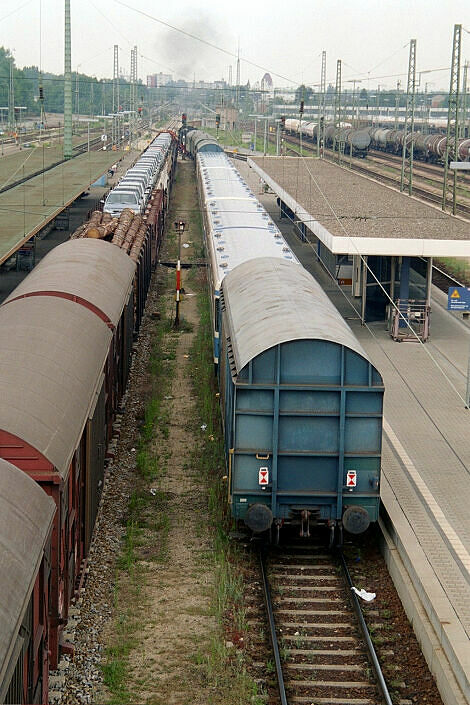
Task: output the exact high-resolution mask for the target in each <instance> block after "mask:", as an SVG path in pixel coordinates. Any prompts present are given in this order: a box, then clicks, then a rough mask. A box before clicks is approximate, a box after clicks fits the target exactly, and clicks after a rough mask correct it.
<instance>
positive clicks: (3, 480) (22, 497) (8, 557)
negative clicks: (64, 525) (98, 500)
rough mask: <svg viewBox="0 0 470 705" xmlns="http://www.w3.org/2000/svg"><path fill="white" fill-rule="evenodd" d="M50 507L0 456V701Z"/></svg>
mask: <svg viewBox="0 0 470 705" xmlns="http://www.w3.org/2000/svg"><path fill="white" fill-rule="evenodd" d="M54 513H55V504H54V500H53V499H52V498H51V497H48V495H47V494H46V493H45V492H44V490H43V489H42V488H41V487H39V485H37V484H36V482H34V480H32V479H31V478H30V477H28V475H26V473H24V472H23V471H22V470H19V469H18V468H17V467H15V466H14V465H11V463H8V462H7V461H6V460H3V458H0V595H1V598H0V702H4V700H3V698H4V695H5V693H3V692H2V684H4V687H5V688H6V687H8V686H7V683H5V676H6V673H7V670H8V666H9V664H10V662H16V658H15V653H14V648H15V645H16V636H17V634H18V632H19V629H20V626H21V622H22V620H23V616H24V613H25V610H26V608H27V605H28V601H29V599H30V596H31V592H32V590H33V587H34V581H35V579H36V574H37V571H38V568H39V565H40V562H41V559H42V554H43V550H44V545H45V542H46V540H47V537H48V535H49V531H50V528H51V526H52V520H53V517H54ZM9 680H10V678H8V681H9Z"/></svg>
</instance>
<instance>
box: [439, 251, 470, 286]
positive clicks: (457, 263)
mask: <svg viewBox="0 0 470 705" xmlns="http://www.w3.org/2000/svg"><path fill="white" fill-rule="evenodd" d="M435 263H436V266H437V267H440V268H441V269H443V270H444V271H445V272H447V273H448V274H450V276H451V277H454V278H455V279H457V281H459V282H462V284H463V285H464V286H469V284H470V260H468V258H456V257H442V258H439V259H435Z"/></svg>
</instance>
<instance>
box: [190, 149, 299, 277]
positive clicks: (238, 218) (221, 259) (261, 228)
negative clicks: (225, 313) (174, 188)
mask: <svg viewBox="0 0 470 705" xmlns="http://www.w3.org/2000/svg"><path fill="white" fill-rule="evenodd" d="M225 160H226V161H228V159H227V157H226V156H225V155H223V157H221V158H217V157H216V158H215V159H209V160H207V162H209V164H210V163H212V164H213V165H215V164H218V165H220V166H221V167H223V164H224V161H225ZM205 163H206V160H204V159H203V157H200V166H201V168H202V174H203V182H202V189H203V197H204V201H205V205H206V209H207V217H208V221H209V228H210V232H209V233H208V237H209V238H210V239H211V242H210V246H211V247H212V249H213V253H214V258H215V260H216V268H217V273H214V281H215V282H216V288H217V289H218V288H219V284H220V281H221V280H222V279H223V277H224V276H225V274H226V273H228V272H229V271H231V270H233V269H234V268H235V267H237V266H238V265H239V264H241V263H242V262H246V261H247V260H250V259H253V258H256V257H278V258H279V259H281V260H286V261H294V262H297V258H296V257H295V255H294V254H293V252H292V250H291V249H290V247H289V246H288V244H287V242H286V241H285V240H284V238H283V236H282V234H281V232H280V230H279V228H278V227H277V226H276V225H275V224H274V223H273V221H272V220H271V217H270V216H269V214H268V213H267V212H266V210H265V209H264V208H263V206H262V205H261V204H260V202H259V201H258V199H257V198H256V196H255V195H254V193H253V192H252V190H251V189H250V188H249V186H247V184H246V183H245V181H244V180H243V178H242V177H241V176H240V174H239V173H238V171H237V170H236V169H235V168H234V167H230V169H228V170H225V169H223V168H221V169H220V171H219V169H217V168H208V169H207V168H205V169H204V167H203V165H204V164H205Z"/></svg>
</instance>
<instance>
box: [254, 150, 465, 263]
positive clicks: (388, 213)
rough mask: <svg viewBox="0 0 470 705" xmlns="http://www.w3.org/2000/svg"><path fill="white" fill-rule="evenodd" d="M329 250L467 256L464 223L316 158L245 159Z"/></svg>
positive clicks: (355, 253) (352, 253)
mask: <svg viewBox="0 0 470 705" xmlns="http://www.w3.org/2000/svg"><path fill="white" fill-rule="evenodd" d="M248 165H249V166H250V167H252V168H253V169H254V170H255V171H256V172H257V173H258V174H259V176H260V177H261V178H262V179H263V180H264V181H265V182H266V183H267V184H268V186H269V187H270V188H271V189H272V190H273V191H274V193H276V194H277V196H278V197H279V198H280V199H281V201H283V202H284V203H285V204H286V205H287V206H288V208H290V210H291V211H292V212H293V213H294V219H295V221H296V223H304V224H305V227H307V228H308V229H309V230H310V231H311V232H312V233H313V234H314V235H315V236H316V237H317V238H318V239H319V240H320V241H321V242H322V243H323V244H324V245H325V246H326V247H327V248H328V249H329V250H330V252H332V253H333V254H349V255H394V256H403V257H405V256H411V257H420V256H421V257H470V223H468V222H467V221H465V220H464V219H462V218H459V217H456V216H452V215H448V214H447V213H444V212H443V211H441V210H440V209H439V208H438V207H436V206H433V205H430V204H427V203H424V202H423V201H420V200H419V199H418V198H415V197H412V196H408V195H406V194H404V193H400V192H399V191H397V190H396V189H394V188H391V187H389V186H385V185H384V184H380V183H379V182H377V181H374V180H373V179H372V178H369V177H367V176H362V175H360V174H358V173H357V172H355V171H353V170H351V169H348V168H346V167H340V166H338V165H336V164H332V163H331V162H327V161H325V160H322V159H313V158H300V157H254V158H250V159H248Z"/></svg>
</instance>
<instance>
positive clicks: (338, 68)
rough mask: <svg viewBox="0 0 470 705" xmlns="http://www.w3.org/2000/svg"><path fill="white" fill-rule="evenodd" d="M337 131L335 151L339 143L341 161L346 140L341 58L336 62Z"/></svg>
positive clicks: (334, 138)
mask: <svg viewBox="0 0 470 705" xmlns="http://www.w3.org/2000/svg"><path fill="white" fill-rule="evenodd" d="M334 121H335V132H334V136H333V153H334V151H335V149H336V145H337V144H338V161H341V152H342V151H343V150H344V141H343V140H342V137H341V136H342V132H341V59H338V60H337V62H336V88H335V118H334ZM337 134H339V136H340V139H339V140H338V141H337V140H336V135H337Z"/></svg>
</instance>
